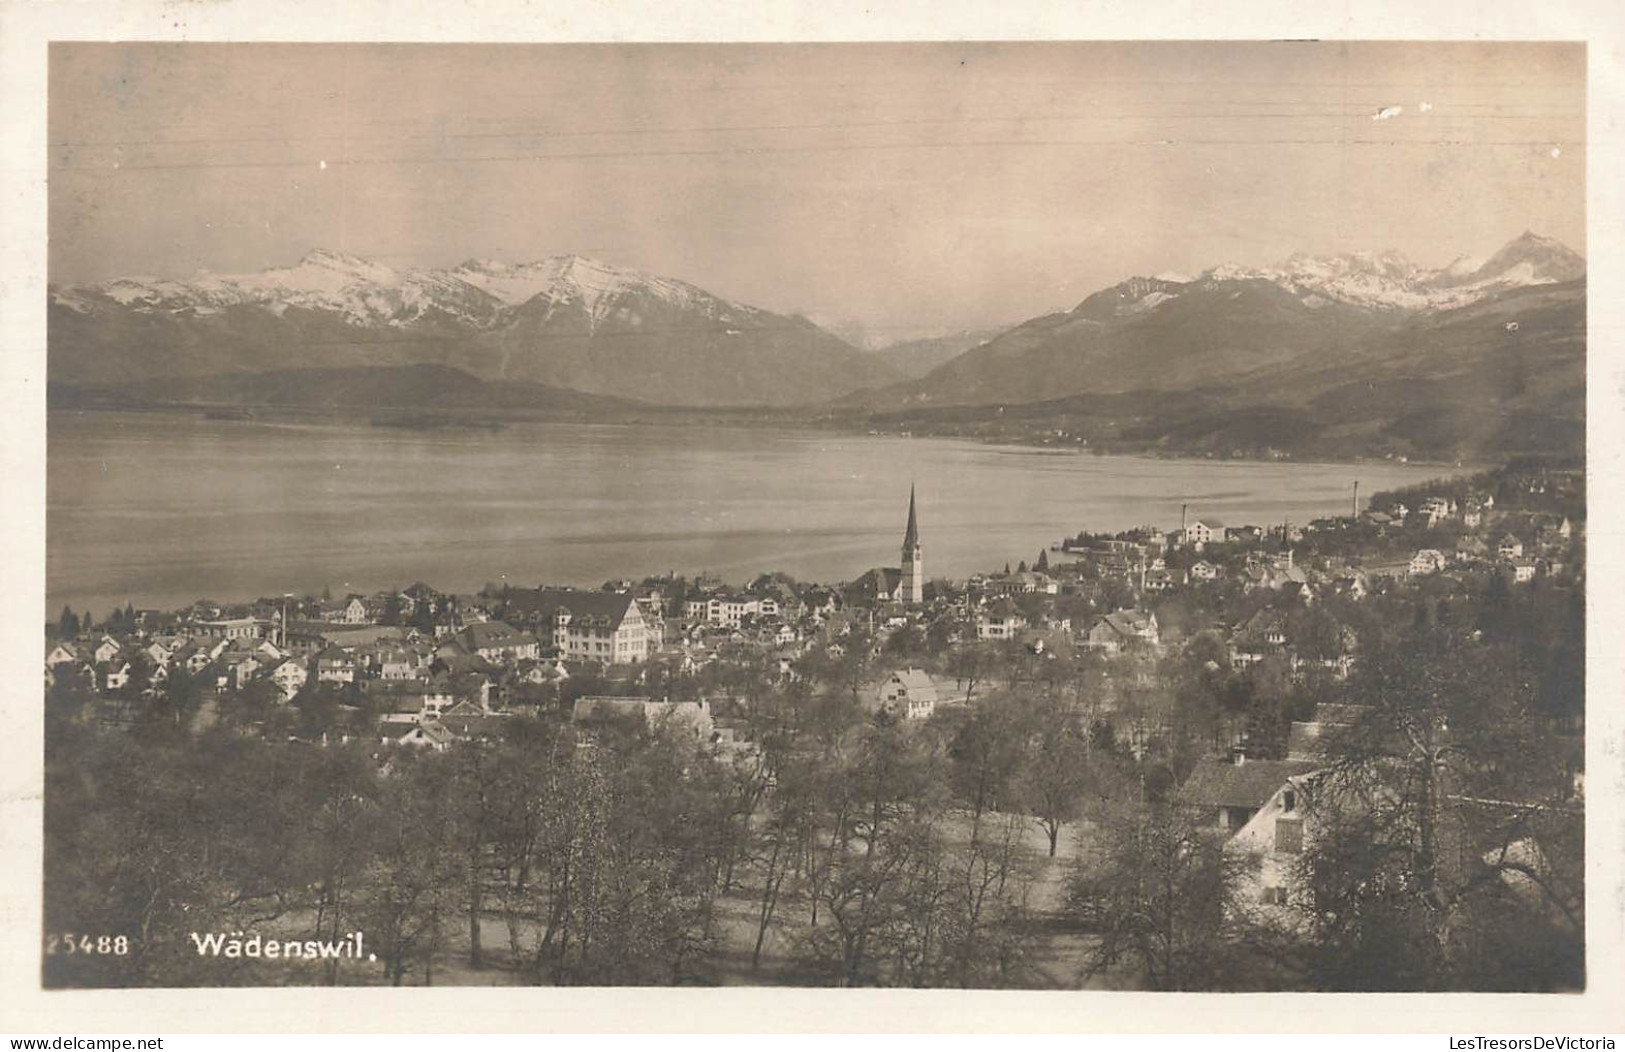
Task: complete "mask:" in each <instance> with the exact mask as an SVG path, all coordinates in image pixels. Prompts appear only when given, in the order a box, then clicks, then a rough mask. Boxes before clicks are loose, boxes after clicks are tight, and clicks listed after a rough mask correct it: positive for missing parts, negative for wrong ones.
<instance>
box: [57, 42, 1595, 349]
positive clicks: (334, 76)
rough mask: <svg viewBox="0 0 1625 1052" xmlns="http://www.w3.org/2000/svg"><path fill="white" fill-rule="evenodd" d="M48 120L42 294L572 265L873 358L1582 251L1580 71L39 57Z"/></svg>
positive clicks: (1394, 55) (663, 49) (1481, 63)
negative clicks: (1331, 276)
mask: <svg viewBox="0 0 1625 1052" xmlns="http://www.w3.org/2000/svg"><path fill="white" fill-rule="evenodd" d="M49 120H50V131H49V140H50V147H49V149H50V157H49V179H50V185H49V208H50V213H49V222H50V251H49V269H50V278H51V280H52V281H53V282H55V283H57V284H75V283H82V282H92V281H101V280H107V279H110V278H113V277H120V276H158V277H172V278H187V277H190V276H192V275H194V274H196V273H198V272H199V271H212V272H216V273H236V272H243V271H252V270H258V269H262V268H265V267H270V266H280V265H287V264H291V263H294V262H296V261H297V260H298V259H299V258H300V257H302V256H303V255H304V254H305V253H307V252H308V251H310V250H311V249H314V248H327V249H332V250H336V251H341V252H348V253H352V254H355V255H358V256H363V257H366V258H369V259H374V260H377V261H380V262H383V263H386V264H389V265H390V266H394V267H397V268H409V267H434V266H446V265H451V264H455V263H458V262H461V261H463V260H465V259H471V258H480V259H499V260H507V261H522V260H529V259H536V258H540V257H542V256H547V255H553V254H559V253H578V254H581V255H586V256H592V257H595V258H600V259H604V260H607V261H609V262H612V263H617V264H621V265H625V266H631V267H636V268H640V269H643V270H647V271H650V272H653V273H656V274H661V275H664V276H668V277H674V278H680V279H682V280H685V281H689V282H692V283H694V284H696V285H700V286H702V287H704V288H706V289H708V290H710V291H712V292H715V293H717V294H720V295H723V296H725V297H728V298H731V299H735V300H739V301H742V302H746V303H751V304H755V305H758V306H762V307H766V308H768V309H771V310H776V311H785V312H789V311H794V312H800V313H804V314H807V315H808V316H809V317H812V318H814V319H815V320H817V321H820V322H822V323H826V324H832V325H840V326H845V327H850V326H857V327H859V328H860V329H861V330H862V332H863V333H864V334H865V336H866V337H867V338H868V339H869V340H871V341H872V342H876V343H879V342H886V341H888V340H896V339H903V338H908V337H912V336H918V335H931V334H937V333H942V332H949V331H956V330H959V329H978V328H986V327H994V326H999V325H1005V324H1012V323H1015V322H1019V321H1021V320H1023V319H1026V318H1029V317H1032V316H1034V315H1037V314H1041V313H1045V312H1047V311H1051V310H1056V309H1064V308H1067V307H1071V306H1073V305H1075V304H1076V303H1078V302H1079V301H1081V300H1082V299H1083V298H1084V297H1086V296H1087V295H1089V294H1090V293H1092V292H1094V291H1096V290H1098V289H1101V288H1104V287H1107V286H1109V285H1112V284H1115V283H1116V282H1118V281H1120V280H1122V279H1124V278H1126V277H1128V276H1131V275H1135V274H1157V273H1169V272H1174V273H1184V274H1194V273H1197V272H1200V271H1201V270H1204V269H1206V268H1208V267H1211V266H1214V265H1217V264H1219V263H1223V262H1228V261H1234V262H1240V263H1248V264H1266V263H1272V262H1276V261H1278V260H1281V259H1284V258H1286V257H1287V256H1290V255H1292V254H1293V253H1296V252H1308V253H1312V254H1327V253H1335V252H1351V251H1383V250H1388V249H1394V250H1398V251H1400V252H1402V253H1404V254H1405V255H1407V256H1409V257H1411V258H1412V259H1414V260H1416V261H1417V262H1418V263H1421V264H1424V265H1430V266H1439V265H1444V264H1445V263H1448V262H1450V261H1451V260H1453V259H1455V258H1457V257H1458V256H1462V255H1467V256H1474V257H1483V256H1488V255H1490V254H1491V253H1492V252H1494V251H1495V249H1497V248H1498V247H1500V245H1501V244H1503V243H1504V242H1506V241H1508V240H1510V239H1512V238H1514V237H1516V236H1518V235H1519V234H1520V233H1522V232H1523V231H1524V230H1533V231H1535V232H1537V233H1541V234H1546V235H1549V236H1553V237H1557V238H1559V239H1561V240H1562V241H1564V242H1565V243H1567V244H1568V245H1569V246H1570V247H1572V248H1574V249H1576V250H1577V251H1580V252H1582V253H1583V252H1584V251H1585V213H1584V202H1585V194H1584V172H1585V152H1586V151H1585V50H1584V46H1583V45H1571V44H1507V43H1485V44H1469V43H1462V44H1427V43H1390V44H1378V43H1372V44H1351V43H1346V42H1329V43H1315V42H1302V43H1293V42H1278V43H1188V44H1187V43H1139V44H1135V43H1060V44H1056V43H1034V44H1008V43H1006V44H987V43H951V44H831V45H819V44H785V45H754V44H725V45H703V44H683V45H674V44H650V45H609V44H595V45H514V46H508V45H489V44H486V45H443V44H432V45H411V44H405V45H370V44H326V45H310V44H188V43H171V44H64V43H55V44H53V45H52V46H51V55H50V84H49Z"/></svg>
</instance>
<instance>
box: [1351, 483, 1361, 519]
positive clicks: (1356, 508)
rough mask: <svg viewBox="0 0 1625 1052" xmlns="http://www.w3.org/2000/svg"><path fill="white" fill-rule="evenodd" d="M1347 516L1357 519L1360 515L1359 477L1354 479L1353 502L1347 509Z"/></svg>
mask: <svg viewBox="0 0 1625 1052" xmlns="http://www.w3.org/2000/svg"><path fill="white" fill-rule="evenodd" d="M1349 516H1350V517H1351V518H1355V519H1358V518H1359V517H1360V480H1359V479H1355V480H1354V503H1353V506H1352V507H1351V508H1350V509H1349Z"/></svg>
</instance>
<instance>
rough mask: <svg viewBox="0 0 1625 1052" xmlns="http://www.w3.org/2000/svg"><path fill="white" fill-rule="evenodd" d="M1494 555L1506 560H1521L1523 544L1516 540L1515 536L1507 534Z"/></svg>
mask: <svg viewBox="0 0 1625 1052" xmlns="http://www.w3.org/2000/svg"><path fill="white" fill-rule="evenodd" d="M1496 554H1497V555H1499V556H1500V557H1501V558H1502V559H1506V560H1512V559H1521V558H1523V542H1522V541H1520V540H1519V539H1518V537H1517V535H1516V534H1511V533H1509V534H1507V535H1506V536H1505V537H1502V538H1501V546H1500V547H1499V548H1497V549H1496Z"/></svg>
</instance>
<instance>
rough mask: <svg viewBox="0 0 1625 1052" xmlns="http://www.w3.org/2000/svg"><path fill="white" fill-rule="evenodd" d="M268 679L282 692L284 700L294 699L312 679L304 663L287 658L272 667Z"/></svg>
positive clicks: (296, 659)
mask: <svg viewBox="0 0 1625 1052" xmlns="http://www.w3.org/2000/svg"><path fill="white" fill-rule="evenodd" d="M267 678H269V679H270V681H271V682H272V683H275V684H276V685H277V689H279V690H281V691H282V696H283V698H292V697H293V696H294V695H295V694H298V693H299V692H300V691H301V690H303V689H305V682H306V680H308V679H309V678H310V671H309V670H308V669H306V668H305V664H304V662H302V661H300V660H299V659H298V658H294V657H286V658H283V659H282V660H281V661H279V662H277V663H276V664H275V665H272V666H271V671H270V672H269V673H268V674H267Z"/></svg>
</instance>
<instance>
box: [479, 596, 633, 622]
mask: <svg viewBox="0 0 1625 1052" xmlns="http://www.w3.org/2000/svg"><path fill="white" fill-rule="evenodd" d="M504 599H505V602H506V604H507V609H508V614H509V616H514V615H518V616H521V617H523V618H525V619H527V620H529V619H538V620H549V621H550V620H552V619H553V617H554V616H556V615H557V613H558V611H559V609H560V608H561V607H562V608H564V609H566V610H569V611H570V614H571V615H572V617H574V618H600V619H604V620H607V621H608V622H609V623H610V624H611V625H619V624H620V623H621V621H622V619H624V618H625V617H626V613H627V610H628V608H629V607H631V606H632V604H633V597H632V596H631V595H630V594H629V593H626V592H584V591H583V592H578V591H575V590H573V589H569V588H525V589H521V590H518V591H514V592H509V593H507V595H506V596H505V597H504Z"/></svg>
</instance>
